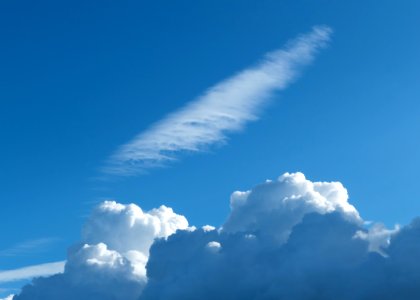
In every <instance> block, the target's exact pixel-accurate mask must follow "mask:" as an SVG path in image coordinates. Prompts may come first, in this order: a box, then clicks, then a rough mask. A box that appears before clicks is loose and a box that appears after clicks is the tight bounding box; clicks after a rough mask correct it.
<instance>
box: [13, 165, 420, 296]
mask: <svg viewBox="0 0 420 300" xmlns="http://www.w3.org/2000/svg"><path fill="white" fill-rule="evenodd" d="M419 253H420V219H416V220H414V221H413V223H412V224H410V225H408V226H405V227H403V228H395V229H386V228H385V227H384V226H383V225H380V224H373V225H371V226H370V227H367V225H366V222H363V220H362V218H361V217H360V215H359V213H358V212H357V210H356V209H355V208H354V206H352V205H351V204H350V203H349V202H348V194H347V191H346V189H345V188H344V187H343V185H342V184H340V183H338V182H311V181H309V180H307V179H306V178H305V176H304V175H303V174H302V173H293V174H289V173H286V174H284V175H282V176H280V177H279V178H278V179H277V180H274V181H267V182H265V183H263V184H260V185H258V186H256V187H255V188H253V189H252V190H250V191H247V192H234V193H233V194H232V197H231V213H230V215H229V216H228V218H227V221H226V222H225V224H223V226H221V227H220V228H218V229H217V228H214V227H212V226H204V227H203V228H200V229H195V228H194V227H188V222H187V220H186V219H185V218H184V217H182V216H180V215H177V214H175V213H174V212H173V211H172V210H171V209H169V208H167V207H163V206H162V207H160V208H159V209H155V210H152V211H149V212H143V211H142V210H141V209H140V208H139V207H138V206H136V205H133V204H131V205H121V204H118V203H115V202H105V203H103V204H102V205H100V206H99V207H98V208H96V209H95V210H94V212H93V214H92V216H91V217H90V218H89V220H88V221H87V223H86V225H85V227H84V229H83V233H82V242H81V243H80V244H79V245H75V246H73V247H72V248H71V249H70V250H69V256H68V261H67V265H66V268H65V272H64V273H63V274H59V275H55V276H52V277H49V278H38V279H36V280H34V282H33V283H32V284H31V285H28V286H26V287H24V289H23V290H22V293H21V294H20V295H17V296H15V297H14V300H26V299H30V300H38V299H42V300H53V299H54V300H56V299H60V300H63V299H64V300H67V299H80V300H85V299H86V300H87V299H90V300H94V299H101V300H107V299H110V300H111V299H113V300H120V299H121V300H123V299H124V300H127V299H128V300H130V299H133V300H148V299H165V300H166V299H169V300H171V299H174V300H175V299H176V300H178V299H179V300H180V299H183V300H186V299H241V300H247V299H257V300H260V299H344V300H346V299H408V300H410V299H419V298H420V271H419V270H420V260H419Z"/></svg>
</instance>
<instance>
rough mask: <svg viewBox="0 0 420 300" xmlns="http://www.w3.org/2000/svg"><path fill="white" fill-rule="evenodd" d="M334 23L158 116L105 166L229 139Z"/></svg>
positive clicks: (137, 165) (131, 169)
mask: <svg viewBox="0 0 420 300" xmlns="http://www.w3.org/2000/svg"><path fill="white" fill-rule="evenodd" d="M330 33H331V29H330V28H328V27H315V28H314V29H313V30H312V31H311V32H310V33H308V34H306V35H302V36H300V37H299V38H297V39H296V40H294V41H291V42H290V43H289V44H288V46H287V47H285V48H284V49H280V50H277V51H274V52H271V53H269V54H267V55H266V56H265V58H264V59H263V60H262V61H261V62H260V63H259V64H257V65H256V66H253V67H251V68H249V69H246V70H244V71H242V72H240V73H238V74H237V75H235V76H233V77H231V78H228V79H226V80H224V81H222V82H220V83H218V84H217V85H215V86H214V87H212V88H210V89H208V90H207V91H206V92H205V93H204V94H203V95H201V96H200V97H198V98H197V99H196V100H194V101H192V102H190V103H189V104H187V105H186V106H185V107H183V108H181V109H179V110H178V111H176V112H174V113H172V114H170V115H168V116H167V117H165V118H164V119H162V120H160V121H158V122H157V123H156V124H155V125H153V126H152V127H150V128H149V129H147V130H146V131H144V132H142V133H140V134H139V135H138V136H136V137H135V138H134V139H133V140H132V141H130V142H129V143H127V144H125V145H123V146H121V147H120V149H119V150H118V151H117V152H116V153H115V154H114V155H113V156H112V157H111V159H110V162H109V164H108V166H107V167H106V168H105V169H104V170H105V172H107V173H111V174H117V175H133V174H136V173H138V172H141V171H142V170H144V169H145V168H148V167H154V166H160V165H163V164H165V163H167V162H168V161H172V160H174V159H176V153H177V152H180V151H187V152H197V151H202V150H203V149H206V147H208V146H210V145H212V144H215V143H220V142H223V141H225V140H226V134H227V133H230V132H235V131H239V130H241V129H242V128H243V126H244V125H245V124H246V123H247V122H249V121H253V120H256V119H257V118H258V115H259V112H260V110H261V109H262V107H263V105H264V104H265V103H266V100H267V99H268V98H269V96H270V95H271V94H272V93H273V92H275V91H279V90H282V89H284V88H286V87H287V86H288V85H289V84H290V83H291V82H292V81H293V80H294V79H296V77H297V75H298V74H299V71H300V70H301V68H302V67H304V66H305V65H307V64H309V63H310V62H311V61H312V60H313V58H314V55H315V54H316V53H317V52H318V50H319V49H320V48H322V47H324V46H325V45H326V43H327V42H328V41H329V38H330Z"/></svg>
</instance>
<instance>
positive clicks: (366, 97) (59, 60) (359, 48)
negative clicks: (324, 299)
mask: <svg viewBox="0 0 420 300" xmlns="http://www.w3.org/2000/svg"><path fill="white" fill-rule="evenodd" d="M314 25H327V26H329V27H331V28H332V29H333V31H334V33H333V35H332V38H331V42H330V43H329V46H328V47H327V48H326V49H324V50H322V51H321V52H320V53H319V55H317V57H316V59H315V61H314V62H313V63H312V64H311V65H310V66H308V67H307V68H305V70H304V71H303V72H302V73H301V75H300V76H299V77H298V79H297V80H296V81H295V82H294V83H293V84H291V85H290V86H289V87H288V88H287V89H285V90H283V91H281V92H279V93H276V94H275V96H274V97H272V98H271V101H270V102H269V104H268V105H267V106H268V107H267V108H266V109H265V110H264V111H263V112H262V113H261V114H260V115H259V116H260V118H259V120H258V121H257V122H251V123H249V124H247V125H246V126H245V127H244V129H243V130H242V131H240V132H236V133H233V134H230V135H229V136H228V140H227V143H226V144H225V145H223V146H216V147H210V149H208V151H205V152H204V153H197V154H192V155H189V154H181V155H180V156H179V157H178V158H179V161H177V162H174V163H170V164H169V165H167V166H166V167H164V168H153V169H150V170H148V171H147V172H146V173H145V174H142V175H138V176H132V177H123V176H108V175H106V176H105V174H104V173H103V172H102V171H101V170H102V169H103V167H104V165H106V161H107V160H108V158H109V157H110V156H111V155H112V154H113V153H115V151H116V150H117V149H118V148H119V147H120V146H121V145H123V144H125V143H127V142H128V141H130V140H131V139H132V138H133V137H134V136H136V135H137V134H138V133H140V132H142V131H144V130H145V129H147V128H149V126H150V125H151V124H154V123H155V122H158V121H159V120H161V119H162V118H164V117H165V116H166V115H167V114H168V113H170V112H172V111H175V110H177V109H179V108H180V107H183V106H184V105H185V104H186V103H187V102H189V101H191V100H193V99H195V98H197V97H198V96H200V95H202V94H203V92H204V91H205V90H206V89H208V88H209V87H211V86H214V85H215V84H217V83H218V82H221V81H222V80H224V79H226V78H228V77H230V76H232V75H234V74H236V73H238V72H240V71H241V70H243V69H246V68H249V67H250V66H252V65H254V64H256V63H258V62H259V61H260V60H261V58H262V57H263V55H264V54H265V53H267V52H269V51H272V50H275V49H278V48H280V47H282V45H283V44H284V43H285V42H287V41H288V40H290V39H292V38H294V37H295V36H297V35H299V34H302V33H305V32H308V31H309V30H311V28H312V27H313V26H314ZM418 28H420V3H418V1H414V0H413V1H404V2H396V1H370V0H367V1H366V0H364V1H346V2H344V1H326V0H324V1H292V0H291V1H274V0H273V1H242V0H234V1H208V2H206V3H204V2H203V1H176V2H175V1H89V2H88V3H87V1H59V2H57V1H42V2H41V3H33V2H30V1H2V3H1V4H0V36H1V40H2V43H1V45H0V66H1V68H0V138H1V140H2V145H1V147H0V181H1V182H2V184H1V192H0V199H1V201H2V208H1V209H0V222H1V223H0V225H1V228H2V230H1V239H0V269H14V268H20V267H24V266H27V265H33V264H41V263H47V262H54V261H59V260H62V259H64V258H65V253H66V248H67V246H68V245H70V244H72V243H74V242H75V241H77V240H78V238H79V235H80V227H81V225H82V224H83V223H84V220H85V218H86V216H87V215H88V213H89V211H90V210H91V208H92V207H93V206H94V205H95V204H97V203H99V202H100V201H102V200H104V199H116V200H118V201H119V202H122V203H130V202H135V203H137V204H139V205H141V206H142V207H144V208H146V209H150V208H153V207H156V206H158V205H160V204H165V205H168V206H171V207H173V208H174V209H175V210H176V211H177V212H178V213H180V214H183V215H186V216H188V219H189V222H190V223H191V224H194V225H204V224H208V223H210V224H213V225H220V224H222V223H223V222H224V221H225V219H224V216H226V215H227V213H228V209H229V208H228V206H227V205H226V203H227V201H228V199H229V196H230V194H231V192H233V191H234V190H246V189H249V188H251V187H252V186H253V185H255V184H256V183H258V182H263V181H264V180H265V179H267V178H276V177H277V176H279V175H280V174H282V173H284V172H287V171H289V172H294V171H302V172H304V173H305V175H306V176H307V178H310V179H313V180H319V181H332V180H337V181H340V182H342V183H343V184H344V185H345V186H346V188H347V189H348V190H349V194H350V201H351V203H353V204H354V205H355V206H356V207H357V208H358V210H359V212H360V213H361V215H362V216H363V217H364V219H366V220H375V221H383V222H385V223H386V224H387V225H393V224H394V223H401V224H406V223H408V222H409V221H410V220H411V218H412V217H414V216H415V215H417V212H418V211H420V202H419V201H417V200H416V199H419V198H420V191H419V190H418V183H417V178H418V172H417V170H418V169H419V167H420V159H419V157H418V152H419V148H420V134H419V132H420V124H419V118H418V116H419V115H420V104H419V101H418V99H420V88H419V86H420V84H419V80H420V79H419V78H420V68H419V65H420V56H419V55H418V53H420V39H419V38H418ZM28 245H30V246H28ZM16 249H17V250H16ZM19 249H20V250H19ZM25 249H26V250H25ZM0 287H2V284H1V283H0ZM0 292H1V290H0Z"/></svg>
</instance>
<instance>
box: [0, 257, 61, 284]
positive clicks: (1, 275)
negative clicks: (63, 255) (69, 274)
mask: <svg viewBox="0 0 420 300" xmlns="http://www.w3.org/2000/svg"><path fill="white" fill-rule="evenodd" d="M64 265H65V261H58V262H53V263H46V264H41V265H34V266H28V267H23V268H19V269H14V270H0V283H2V282H11V281H18V280H24V279H31V278H33V277H40V276H49V275H53V274H57V273H62V272H63V271H64Z"/></svg>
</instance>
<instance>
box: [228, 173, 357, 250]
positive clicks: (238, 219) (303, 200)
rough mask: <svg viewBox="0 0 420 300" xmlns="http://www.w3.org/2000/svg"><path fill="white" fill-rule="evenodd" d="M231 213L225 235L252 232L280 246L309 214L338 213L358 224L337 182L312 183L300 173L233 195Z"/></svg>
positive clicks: (354, 212)
mask: <svg viewBox="0 0 420 300" xmlns="http://www.w3.org/2000/svg"><path fill="white" fill-rule="evenodd" d="M230 206H231V209H232V212H231V214H230V216H229V218H228V220H227V222H226V223H225V225H224V226H223V229H224V230H225V231H226V232H254V231H260V233H261V234H264V235H267V236H268V237H270V238H276V239H277V240H278V241H279V242H280V243H283V242H285V241H286V240H287V238H288V236H289V234H290V231H291V230H292V228H293V226H295V225H296V224H297V223H299V222H300V221H301V220H302V218H303V217H304V216H305V215H306V214H308V213H311V212H317V213H320V214H326V213H331V212H335V211H337V212H339V213H341V214H342V216H343V217H344V218H346V219H348V220H351V221H354V222H360V221H361V219H360V216H359V213H358V212H357V210H356V208H355V207H354V206H353V205H351V204H349V203H348V194H347V190H346V189H345V188H344V187H343V185H342V184H341V183H339V182H311V181H309V180H307V179H306V178H305V175H303V174H302V173H294V174H289V173H285V174H283V175H282V176H280V177H279V178H278V179H277V180H274V181H271V180H267V181H266V182H265V183H263V184H260V185H258V186H256V187H255V188H254V189H253V190H251V191H247V192H239V191H237V192H234V193H233V194H232V196H231V199H230Z"/></svg>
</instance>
